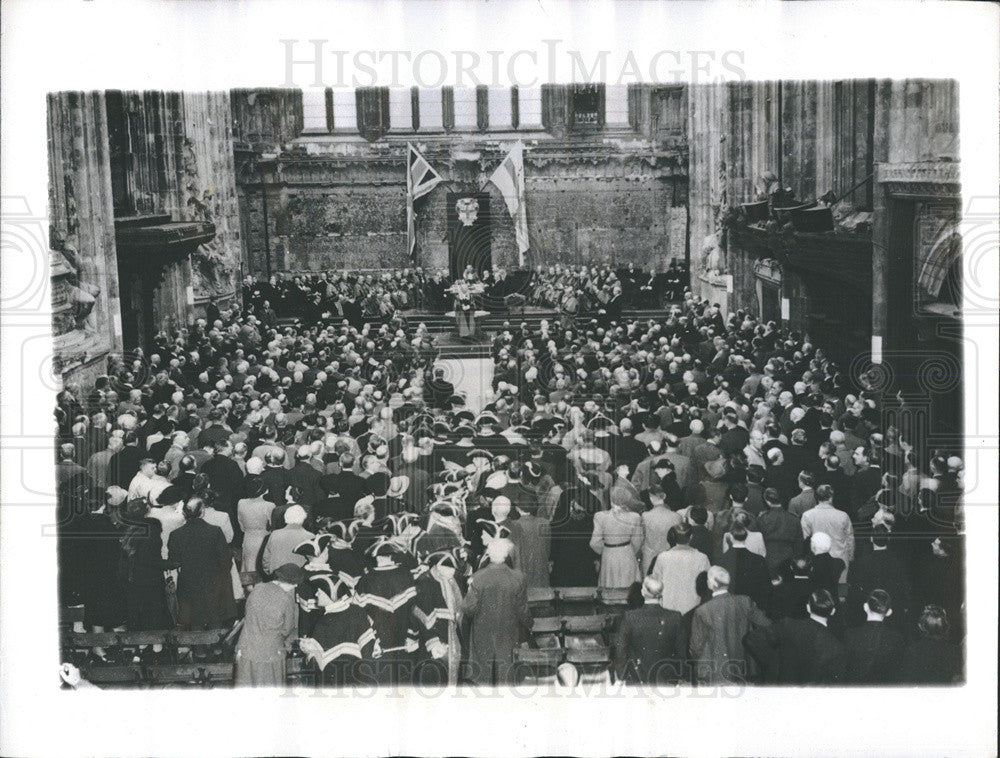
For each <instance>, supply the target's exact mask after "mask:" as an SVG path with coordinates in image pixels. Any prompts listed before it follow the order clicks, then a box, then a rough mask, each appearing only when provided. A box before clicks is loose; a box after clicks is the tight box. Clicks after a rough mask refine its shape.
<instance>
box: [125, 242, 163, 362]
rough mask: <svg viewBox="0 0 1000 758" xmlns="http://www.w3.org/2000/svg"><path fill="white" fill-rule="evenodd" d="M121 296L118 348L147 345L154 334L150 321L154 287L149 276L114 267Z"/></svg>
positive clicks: (144, 273) (152, 319)
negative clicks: (120, 328) (120, 332)
mask: <svg viewBox="0 0 1000 758" xmlns="http://www.w3.org/2000/svg"><path fill="white" fill-rule="evenodd" d="M118 286H119V291H120V296H121V314H122V345H123V346H124V348H125V350H126V351H131V350H135V348H137V347H141V348H144V349H145V348H146V347H148V346H149V343H150V341H151V340H152V338H153V335H154V334H155V333H156V330H155V328H154V318H153V296H154V294H155V292H154V287H153V284H152V282H151V281H150V275H149V274H148V273H146V272H144V271H136V270H134V269H129V268H126V267H123V266H122V265H121V264H120V262H119V266H118Z"/></svg>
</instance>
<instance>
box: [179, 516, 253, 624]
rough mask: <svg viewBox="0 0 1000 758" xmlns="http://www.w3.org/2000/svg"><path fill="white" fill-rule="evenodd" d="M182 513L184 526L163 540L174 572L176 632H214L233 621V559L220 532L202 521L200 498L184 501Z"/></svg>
mask: <svg viewBox="0 0 1000 758" xmlns="http://www.w3.org/2000/svg"><path fill="white" fill-rule="evenodd" d="M182 512H183V514H184V525H183V526H180V527H178V528H177V529H175V530H174V531H172V532H171V533H170V537H169V539H168V540H167V553H168V556H169V561H170V563H171V564H173V565H174V566H175V567H176V568H177V604H178V607H179V609H178V614H177V628H178V629H182V630H188V629H217V628H219V627H221V626H223V625H225V624H226V623H227V622H229V621H231V620H232V619H234V618H236V601H235V599H234V598H233V582H232V578H231V576H230V573H229V567H230V565H231V564H232V561H233V555H232V553H231V552H230V551H229V548H228V546H227V545H226V538H225V535H223V533H222V530H221V529H220V528H219V527H217V526H214V525H212V524H209V523H207V522H206V521H205V520H204V519H203V518H202V516H203V515H204V512H205V501H204V500H203V499H202V498H200V497H193V498H191V499H190V500H188V501H187V502H186V503H185V504H184V507H183V511H182Z"/></svg>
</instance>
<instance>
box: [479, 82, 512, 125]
mask: <svg viewBox="0 0 1000 758" xmlns="http://www.w3.org/2000/svg"><path fill="white" fill-rule="evenodd" d="M515 97H516V95H515ZM486 100H487V111H488V113H489V119H488V127H489V128H490V129H492V130H494V131H503V130H507V129H510V128H511V127H512V126H514V114H513V102H512V98H511V90H510V88H509V87H488V88H487V94H486Z"/></svg>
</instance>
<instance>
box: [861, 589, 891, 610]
mask: <svg viewBox="0 0 1000 758" xmlns="http://www.w3.org/2000/svg"><path fill="white" fill-rule="evenodd" d="M865 605H867V606H868V610H869V611H871V612H872V613H877V614H878V615H879V616H888V615H889V613H891V612H892V598H891V597H890V596H889V593H888V592H886V591H885V590H881V589H876V590H872V591H871V594H869V595H868V599H867V600H866V601H865Z"/></svg>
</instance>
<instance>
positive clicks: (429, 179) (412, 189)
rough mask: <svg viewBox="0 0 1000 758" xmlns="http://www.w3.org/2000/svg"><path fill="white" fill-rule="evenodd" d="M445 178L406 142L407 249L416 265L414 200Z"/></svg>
mask: <svg viewBox="0 0 1000 758" xmlns="http://www.w3.org/2000/svg"><path fill="white" fill-rule="evenodd" d="M442 181H443V180H442V179H441V175H440V174H438V172H437V171H435V170H434V169H433V168H431V164H429V163H428V162H427V161H426V160H425V159H424V156H422V155H421V154H420V153H419V152H418V151H417V149H416V148H415V147H414V146H413V145H412V144H410V143H409V142H407V143H406V250H407V252H408V253H409V255H410V260H411V261H412V262H413V264H414V265H416V263H417V225H416V219H415V217H414V213H413V201H414V200H417V199H418V198H421V197H423V196H424V195H426V194H427V193H428V192H430V191H431V190H432V189H434V188H435V187H436V186H438V184H440V183H441V182H442Z"/></svg>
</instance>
